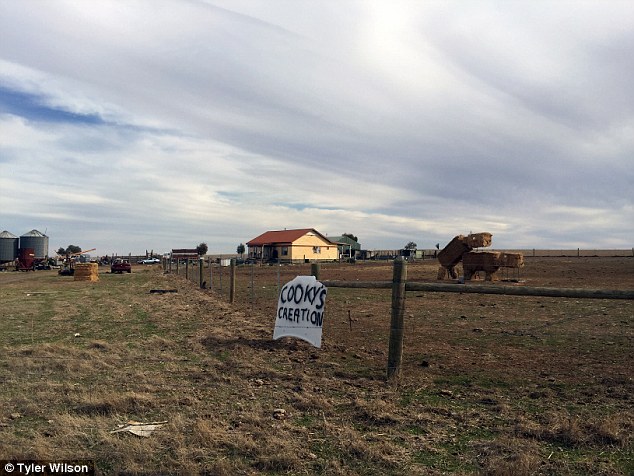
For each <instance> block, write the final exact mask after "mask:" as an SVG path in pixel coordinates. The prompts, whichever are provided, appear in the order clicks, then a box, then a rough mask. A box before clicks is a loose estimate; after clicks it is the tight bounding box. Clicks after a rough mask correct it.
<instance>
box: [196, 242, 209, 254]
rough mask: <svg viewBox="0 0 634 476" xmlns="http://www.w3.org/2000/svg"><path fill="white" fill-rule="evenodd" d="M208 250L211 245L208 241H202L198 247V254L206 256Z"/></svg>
mask: <svg viewBox="0 0 634 476" xmlns="http://www.w3.org/2000/svg"><path fill="white" fill-rule="evenodd" d="M207 250H209V247H208V246H207V243H201V244H199V245H198V246H197V247H196V253H198V256H204V255H206V254H207Z"/></svg>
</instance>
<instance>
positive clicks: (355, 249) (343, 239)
mask: <svg viewBox="0 0 634 476" xmlns="http://www.w3.org/2000/svg"><path fill="white" fill-rule="evenodd" d="M330 241H332V242H334V243H337V245H338V247H339V256H341V257H346V258H356V257H357V254H358V253H359V252H360V251H361V245H360V244H359V243H358V242H356V241H355V240H353V239H352V238H350V237H349V236H345V235H342V236H336V237H332V238H330Z"/></svg>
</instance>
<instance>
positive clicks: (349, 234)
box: [341, 233, 359, 242]
mask: <svg viewBox="0 0 634 476" xmlns="http://www.w3.org/2000/svg"><path fill="white" fill-rule="evenodd" d="M341 236H347V237H348V238H350V239H351V240H354V241H356V242H358V241H359V238H357V237H356V236H354V235H353V234H352V233H344V234H343V235H341Z"/></svg>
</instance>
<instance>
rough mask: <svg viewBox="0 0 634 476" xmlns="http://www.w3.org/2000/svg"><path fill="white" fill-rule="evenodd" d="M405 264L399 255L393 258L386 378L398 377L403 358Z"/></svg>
mask: <svg viewBox="0 0 634 476" xmlns="http://www.w3.org/2000/svg"><path fill="white" fill-rule="evenodd" d="M406 282H407V264H406V262H405V260H404V259H403V258H402V257H400V258H397V259H395V260H394V274H393V278H392V320H391V323H390V345H389V349H388V356H387V378H388V379H392V378H396V377H398V375H399V373H400V371H401V361H402V360H403V316H404V314H405V284H406Z"/></svg>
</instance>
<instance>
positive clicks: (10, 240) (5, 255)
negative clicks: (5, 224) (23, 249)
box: [0, 230, 19, 263]
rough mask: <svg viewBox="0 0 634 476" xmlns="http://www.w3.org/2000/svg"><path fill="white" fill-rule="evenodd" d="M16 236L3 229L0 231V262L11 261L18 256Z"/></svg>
mask: <svg viewBox="0 0 634 476" xmlns="http://www.w3.org/2000/svg"><path fill="white" fill-rule="evenodd" d="M18 241H19V240H18V237H17V236H15V235H14V234H13V233H9V232H8V231H7V230H4V231H3V232H2V233H0V263H4V262H7V261H13V260H14V259H16V258H17V257H18Z"/></svg>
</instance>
